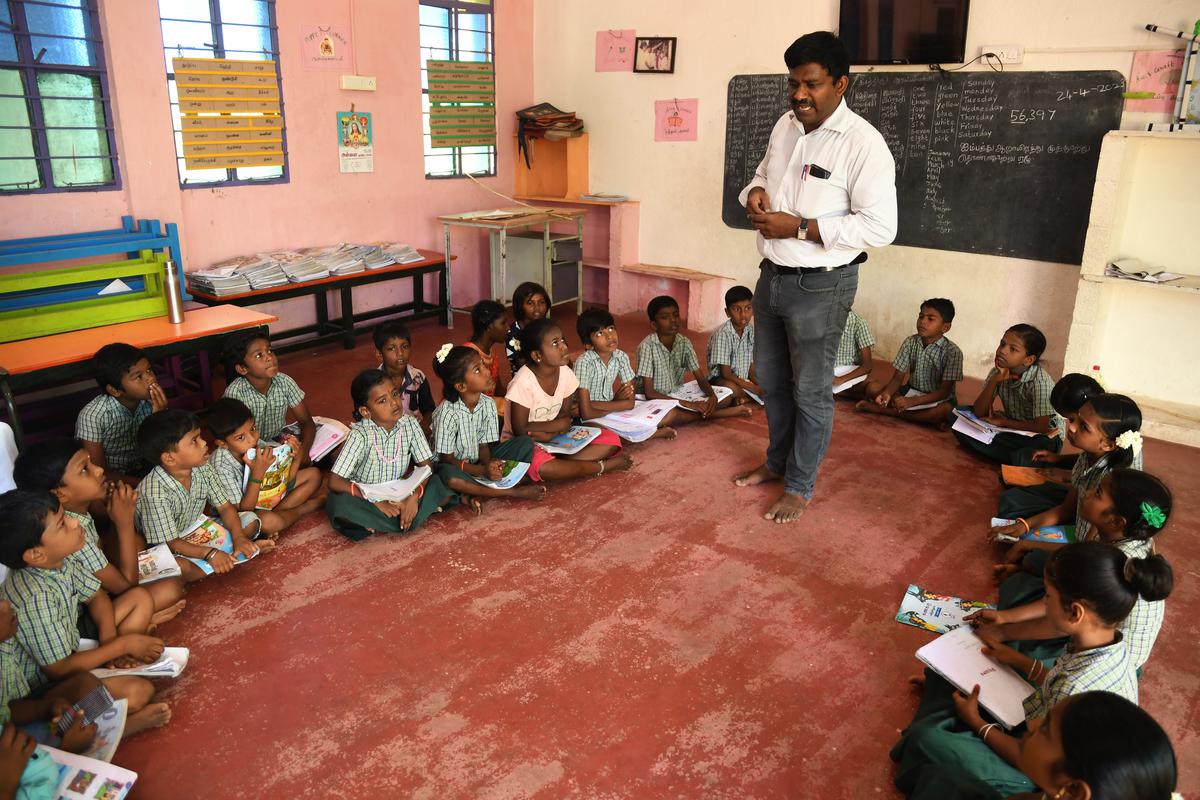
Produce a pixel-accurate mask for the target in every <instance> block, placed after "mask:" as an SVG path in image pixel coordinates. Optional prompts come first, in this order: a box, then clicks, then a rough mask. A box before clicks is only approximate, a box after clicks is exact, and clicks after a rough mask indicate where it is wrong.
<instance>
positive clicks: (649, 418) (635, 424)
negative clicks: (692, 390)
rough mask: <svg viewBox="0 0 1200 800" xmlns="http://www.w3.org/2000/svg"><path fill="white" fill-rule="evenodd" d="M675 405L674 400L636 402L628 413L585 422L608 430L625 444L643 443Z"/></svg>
mask: <svg viewBox="0 0 1200 800" xmlns="http://www.w3.org/2000/svg"><path fill="white" fill-rule="evenodd" d="M677 405H679V403H678V402H676V401H675V400H637V401H635V402H634V404H633V408H631V409H629V410H628V411H614V412H612V413H611V414H605V415H604V416H603V417H597V418H595V419H589V420H587V422H594V423H596V424H597V425H600V426H601V427H604V428H608V429H609V430H610V431H612V432H613V433H615V434H616V435H617V436H620V437H621V438H622V439H624V440H625V441H627V442H644V441H646V440H647V439H649V438H650V437H651V436H653V435H654V432H655V431H656V430H658V426H659V425H661V424H662V421H663V419H664V418H665V417H666V416H667V414H670V413H671V409H672V408H674V407H675V406H677Z"/></svg>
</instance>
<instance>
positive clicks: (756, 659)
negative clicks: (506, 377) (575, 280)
mask: <svg viewBox="0 0 1200 800" xmlns="http://www.w3.org/2000/svg"><path fill="white" fill-rule="evenodd" d="M564 316H567V315H564ZM564 321H565V320H564ZM464 323H465V320H462V319H461V318H460V321H459V322H458V323H456V324H457V325H459V326H460V327H456V328H455V333H456V339H457V338H461V337H463V336H464V335H465V334H464V332H463V327H464ZM569 327H570V329H571V331H573V328H574V324H573V319H572V320H570V322H569ZM620 330H621V333H622V342H623V346H624V347H625V348H626V349H628V350H632V349H633V348H634V347H636V344H637V341H638V340H640V339H641V337H642V336H643V335H644V321H643V320H642V319H641V318H640V317H638V316H631V317H628V318H623V319H622V320H621V321H620ZM447 338H448V337H447V336H446V332H445V330H444V329H441V328H439V327H437V326H436V325H435V324H433V323H432V322H426V323H423V324H421V325H419V326H418V327H416V328H415V329H414V339H415V341H414V351H415V352H417V353H419V354H420V357H419V358H418V359H416V360H415V363H417V365H418V366H421V367H422V368H426V371H427V372H428V369H427V364H426V362H427V361H428V359H429V357H430V355H431V354H432V353H433V352H434V351H435V350H436V348H437V347H438V346H439V345H440V344H441V343H442V342H443V341H445V340H446V339H447ZM570 338H571V339H572V341H574V334H573V332H572V333H571V334H570ZM693 340H694V341H695V342H696V344H697V349H698V350H700V352H703V349H702V347H703V339H702V337H700V336H699V335H693ZM282 362H283V369H284V370H285V371H286V372H287V373H289V374H290V375H292V376H293V377H294V378H296V379H297V380H298V381H299V383H300V385H301V386H302V387H303V388H304V389H305V390H306V391H307V392H308V397H309V408H310V410H311V411H312V412H313V413H318V414H323V415H329V416H337V417H340V418H343V419H345V418H347V417H348V415H349V412H350V408H349V405H350V404H349V399H348V394H349V393H348V385H349V382H350V378H351V376H352V375H353V374H354V373H355V372H356V371H357V370H359V369H361V368H366V367H370V366H374V364H375V363H377V362H376V361H375V360H374V354H373V349H372V347H371V345H370V341H369V338H368V337H365V336H364V337H360V338H359V344H358V347H357V349H356V350H354V351H353V352H346V351H343V350H342V349H340V348H339V347H338V346H337V345H331V346H328V347H324V348H321V349H317V350H313V351H311V352H299V353H293V354H289V355H287V356H284V357H283V359H282ZM438 388H440V387H438ZM973 391H974V388H970V389H969V390H968V392H967V393H972V392H973ZM436 394H437V392H436V391H435V395H436ZM834 426H835V427H834V436H833V444H832V446H831V448H830V451H829V454H828V457H827V459H826V461H825V466H824V469H823V472H822V475H821V479H820V481H819V484H818V487H817V491H818V493H817V497H816V500H815V502H814V504H813V506H812V508H811V510H810V511H809V512H808V514H807V515H806V516H805V518H804V519H803V521H802V522H801V523H800V524H796V525H791V526H777V525H775V524H773V523H770V522H766V521H764V520H762V519H761V512H762V510H763V509H764V508H765V507H766V505H767V504H768V502H769V500H770V499H771V498H772V496H773V493H774V492H775V491H777V489H775V488H766V487H764V488H749V489H737V488H735V487H734V486H733V485H732V484H731V483H730V482H729V481H730V477H731V476H732V475H733V473H734V472H736V471H738V470H740V469H742V468H745V467H749V466H753V465H754V464H756V463H758V462H759V461H760V460H761V456H762V452H763V448H764V446H765V439H766V423H765V419H764V417H763V415H762V414H761V413H760V412H756V414H755V416H754V417H753V418H752V419H749V420H736V421H724V422H719V423H715V424H708V425H699V426H692V427H691V428H690V429H683V430H681V431H680V436H679V439H678V440H677V441H675V442H649V443H646V444H644V445H638V446H635V447H634V448H632V449H631V452H632V454H633V457H634V459H635V460H636V462H637V463H636V466H635V467H634V469H633V470H632V471H631V472H629V473H625V474H620V475H616V476H612V477H606V478H603V479H591V480H585V481H582V482H578V483H574V484H567V485H558V486H555V487H552V488H551V490H550V495H549V498H548V499H547V500H546V501H545V503H544V504H542V505H534V504H531V503H521V502H517V501H511V502H510V501H500V502H493V503H490V504H489V505H488V506H487V509H486V514H485V516H484V517H483V518H482V519H475V518H473V517H471V516H469V514H468V513H467V512H466V511H465V510H463V509H454V510H452V511H449V512H448V513H445V514H442V515H439V516H437V517H434V518H433V519H431V520H430V522H429V523H428V524H426V525H425V526H424V527H423V528H422V529H421V530H420V531H419V532H418V533H417V534H416V535H414V536H410V537H391V538H384V537H379V538H373V539H369V540H367V541H365V542H362V543H358V544H355V543H352V542H349V541H347V540H344V539H342V538H341V537H340V536H338V535H337V534H335V533H333V532H332V531H331V529H330V528H329V525H328V523H327V522H326V520H325V518H324V517H323V516H321V515H312V516H310V517H308V518H306V519H304V520H302V521H301V522H300V523H298V525H297V526H296V528H295V529H294V530H293V531H290V532H288V533H286V534H284V538H283V539H282V543H281V546H280V548H279V549H278V551H277V552H275V553H274V554H271V555H269V556H267V557H264V558H263V559H261V560H260V561H257V562H255V563H253V564H250V565H248V566H244V567H239V568H238V569H237V570H236V572H235V573H234V574H232V575H230V576H228V577H227V578H224V579H217V580H209V581H206V582H204V583H203V584H201V585H199V586H196V587H195V588H193V589H192V590H191V592H190V594H189V604H190V605H189V608H188V609H187V611H186V612H185V613H184V614H183V616H181V617H180V618H179V619H178V620H176V621H174V622H172V623H169V624H168V625H167V626H165V628H164V630H163V635H164V636H165V638H166V639H167V641H168V644H174V645H184V646H187V647H190V648H191V651H192V657H191V662H190V664H189V665H188V668H187V671H186V672H185V673H184V674H183V676H182V677H180V678H179V679H178V680H176V681H175V682H173V683H167V684H164V689H163V693H162V694H163V696H164V697H165V698H166V699H167V700H168V701H169V702H171V704H172V707H173V709H174V719H173V720H172V722H171V724H170V725H169V726H168V727H166V728H164V729H161V730H157V731H151V732H149V733H147V734H143V735H141V736H138V737H136V738H134V739H131V740H129V741H127V742H124V743H122V745H121V749H120V751H119V753H118V755H117V759H116V760H117V762H118V763H120V764H121V765H123V766H126V767H129V768H131V769H133V770H135V771H137V772H138V773H139V774H140V779H139V782H138V784H137V786H136V788H135V792H136V794H135V796H137V797H141V798H160V797H205V798H209V799H210V800H216V799H217V798H265V797H270V798H283V797H314V796H321V797H334V798H402V797H403V798H408V797H411V798H430V799H432V798H437V799H438V800H442V799H443V798H459V797H481V798H525V797H537V798H557V797H567V796H572V797H583V798H589V799H590V798H633V797H637V798H660V797H662V798H665V797H672V798H700V797H704V798H739V799H741V798H783V797H816V796H820V797H823V798H841V797H846V798H864V797H881V798H891V797H897V796H898V793H897V792H896V791H895V790H894V789H893V788H892V786H891V778H892V764H891V762H890V761H889V760H888V757H887V751H888V748H889V747H890V746H891V744H892V742H893V740H894V739H895V737H896V733H897V731H898V729H900V728H901V727H902V726H903V725H905V724H906V722H907V721H908V720H909V718H910V717H911V714H912V712H913V709H914V708H915V706H916V697H915V696H914V695H913V694H912V693H911V691H910V690H909V689H908V687H907V686H906V685H905V677H906V676H907V675H909V674H912V673H915V672H917V671H918V668H917V662H916V660H915V659H914V658H913V651H914V650H916V649H917V648H918V647H919V646H921V645H922V644H924V643H926V642H928V641H929V639H930V635H929V634H927V633H925V632H923V631H920V630H917V629H915V628H911V627H907V626H904V625H900V624H898V623H896V622H894V621H893V619H892V618H893V615H894V614H895V611H896V608H897V606H898V605H899V603H900V599H901V597H902V595H903V593H904V589H905V587H906V586H907V584H908V583H909V582H910V581H911V582H916V583H920V584H922V585H925V586H928V587H930V588H932V589H935V590H937V591H943V592H947V593H955V594H960V595H964V596H967V597H973V598H980V599H994V596H995V595H994V588H993V587H992V586H991V584H990V577H989V564H990V559H991V557H992V555H993V552H992V547H991V545H989V544H988V543H987V542H986V541H985V540H984V536H983V533H984V530H985V525H986V523H987V520H988V518H989V517H990V516H991V514H992V511H993V509H994V508H995V499H996V496H997V492H998V484H997V480H996V470H995V469H994V468H993V467H991V466H989V465H987V464H985V463H984V462H982V461H980V460H978V459H976V458H974V457H972V456H970V455H968V454H967V453H965V452H964V451H963V450H961V449H960V448H959V447H957V446H956V444H955V442H954V440H953V439H952V438H951V437H950V435H949V434H945V433H942V434H939V433H937V432H934V431H932V430H927V429H923V428H919V427H917V426H910V425H907V424H904V423H899V422H896V421H892V420H887V419H881V418H876V417H866V416H862V415H858V414H855V413H854V412H853V411H852V410H851V409H850V407H849V405H848V404H844V403H839V405H838V411H837V415H836V419H835V423H834ZM1198 455H1200V453H1198V452H1197V451H1196V450H1191V449H1188V448H1184V447H1180V446H1176V445H1170V444H1165V443H1161V442H1150V443H1149V444H1148V446H1147V453H1146V463H1147V465H1148V467H1149V469H1150V470H1151V471H1153V472H1155V473H1156V474H1158V475H1160V476H1161V477H1163V478H1164V479H1166V480H1167V482H1168V483H1169V484H1170V485H1171V487H1172V488H1173V490H1174V492H1175V499H1176V504H1177V508H1178V509H1180V510H1179V511H1177V513H1176V514H1175V516H1173V517H1172V520H1171V523H1170V527H1169V528H1168V529H1167V531H1166V532H1165V533H1164V535H1163V536H1162V538H1161V540H1160V545H1161V550H1162V551H1163V552H1164V553H1165V554H1166V555H1167V556H1168V557H1169V558H1170V559H1171V560H1172V563H1173V564H1174V566H1175V571H1176V572H1175V574H1176V580H1177V582H1178V584H1177V590H1176V594H1175V595H1173V596H1172V598H1171V600H1170V601H1169V602H1168V603H1167V617H1166V623H1165V627H1164V629H1163V634H1162V637H1161V638H1160V640H1159V643H1158V645H1157V647H1156V649H1155V653H1154V656H1153V658H1152V659H1151V661H1150V662H1149V665H1148V668H1147V670H1146V675H1145V678H1144V680H1143V683H1142V701H1143V705H1144V706H1145V707H1146V708H1147V709H1149V710H1150V711H1151V713H1153V714H1154V715H1155V717H1156V718H1157V719H1158V720H1159V722H1160V723H1162V724H1163V725H1164V726H1165V728H1166V729H1167V730H1168V732H1169V733H1170V734H1171V736H1172V739H1173V741H1174V743H1175V748H1176V754H1177V756H1178V760H1179V762H1180V764H1181V767H1182V782H1181V783H1180V787H1179V788H1180V790H1181V791H1182V792H1183V793H1184V794H1185V795H1187V796H1190V795H1189V790H1190V792H1191V793H1195V792H1196V791H1198V790H1200V681H1198V680H1197V675H1198V669H1197V666H1196V661H1195V655H1196V649H1195V643H1196V641H1197V640H1198V638H1200V581H1198V580H1197V578H1200V575H1198V571H1197V569H1196V566H1195V565H1196V564H1197V563H1200V562H1198V556H1200V537H1198V536H1197V534H1198V533H1200V470H1197V468H1196V467H1197V465H1198V464H1200V460H1198ZM1189 642H1190V643H1191V644H1189Z"/></svg>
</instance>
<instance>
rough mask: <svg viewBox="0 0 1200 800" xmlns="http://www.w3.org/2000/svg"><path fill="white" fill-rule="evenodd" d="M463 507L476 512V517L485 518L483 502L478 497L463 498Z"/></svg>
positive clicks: (468, 496)
mask: <svg viewBox="0 0 1200 800" xmlns="http://www.w3.org/2000/svg"><path fill="white" fill-rule="evenodd" d="M463 505H465V506H466V507H467V508H469V509H471V510H472V511H474V512H475V516H477V517H481V516H483V501H482V500H480V499H479V498H478V497H472V496H471V495H467V496H466V497H464V498H463Z"/></svg>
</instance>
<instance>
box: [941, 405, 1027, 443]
mask: <svg viewBox="0 0 1200 800" xmlns="http://www.w3.org/2000/svg"><path fill="white" fill-rule="evenodd" d="M954 416H955V420H954V425H953V427H952V429H953V430H956V431H958V432H959V433H962V434H965V435H967V436H970V437H971V438H972V439H975V440H976V441H979V442H983V443H984V444H991V443H992V440H993V439H995V438H996V435H997V434H1000V433H1015V434H1017V435H1018V436H1037V434H1036V433H1034V432H1033V431H1019V430H1016V429H1015V428H1003V427H1001V426H999V425H993V424H992V423H990V422H984V421H983V420H981V419H980V418H979V417H977V416H975V414H974V412H972V411H970V410H969V409H963V408H956V409H954Z"/></svg>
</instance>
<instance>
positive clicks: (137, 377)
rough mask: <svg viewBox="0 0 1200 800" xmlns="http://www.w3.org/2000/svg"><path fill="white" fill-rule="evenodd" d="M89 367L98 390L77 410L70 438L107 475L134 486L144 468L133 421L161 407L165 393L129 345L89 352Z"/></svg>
mask: <svg viewBox="0 0 1200 800" xmlns="http://www.w3.org/2000/svg"><path fill="white" fill-rule="evenodd" d="M92 368H93V370H94V371H95V375H96V383H98V384H100V392H101V394H100V395H99V396H97V397H96V398H95V399H94V400H92V401H91V402H90V403H88V404H87V405H86V406H84V407H83V408H82V409H81V410H80V411H79V417H78V419H76V420H75V438H77V439H79V440H80V441H81V442H83V446H84V447H86V448H87V451H88V454H89V455H90V456H91V457H92V463H94V464H96V465H97V466H99V467H101V468H103V469H104V470H105V472H107V473H108V475H109V477H110V478H111V479H113V480H126V481H127V482H128V483H130V484H132V485H135V486H136V485H137V481H138V479H139V478H141V476H143V475H145V474H146V470H148V469H150V465H148V464H146V463H145V462H143V461H142V457H141V454H140V453H139V452H138V448H137V429H138V425H140V424H141V422H142V420H144V419H145V418H146V417H148V416H150V414H151V413H153V412H155V411H162V410H163V409H164V408H166V407H167V396H166V394H165V393H164V392H163V390H162V387H161V386H159V385H158V380H157V379H156V378H155V377H154V370H153V369H151V368H150V361H149V359H147V358H146V357H145V356H144V355H142V351H141V350H138V349H137V348H136V347H134V346H132V345H128V344H123V343H121V342H114V343H113V344H106V345H104V347H101V348H100V349H99V350H97V351H96V355H95V356H93V358H92Z"/></svg>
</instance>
